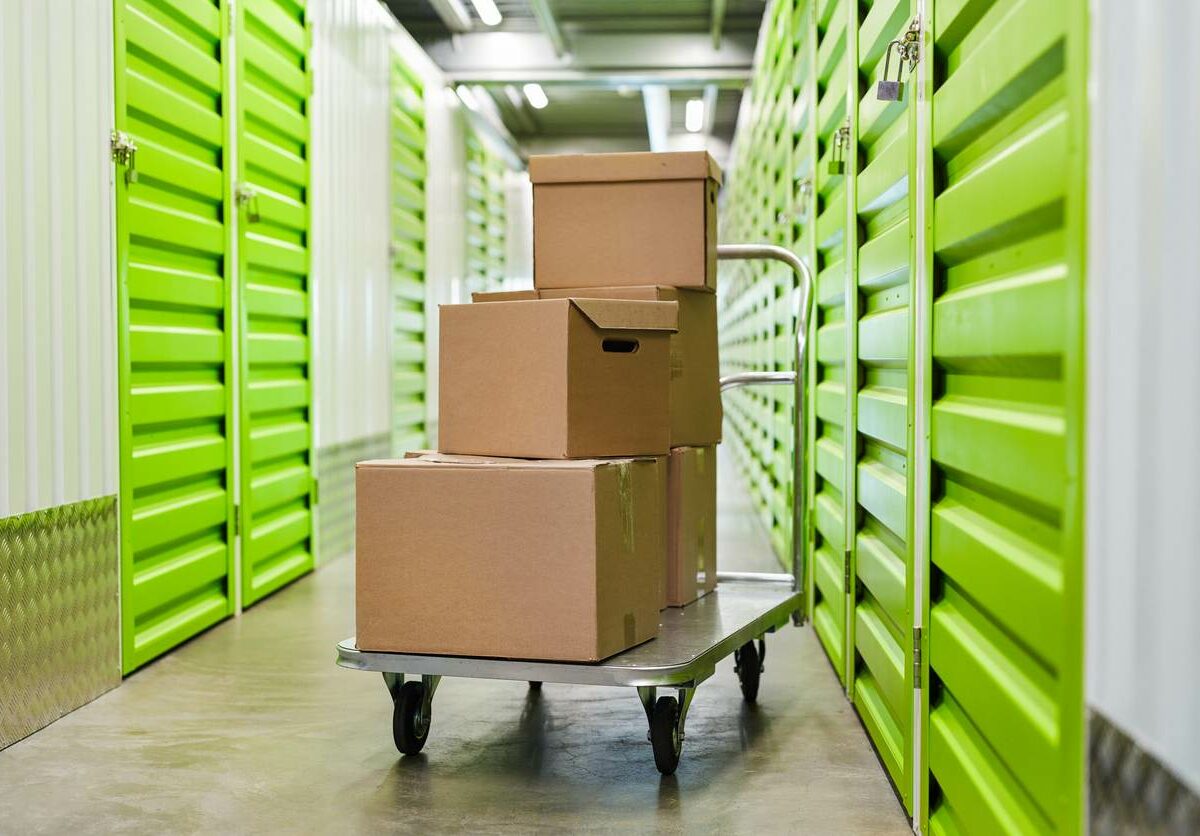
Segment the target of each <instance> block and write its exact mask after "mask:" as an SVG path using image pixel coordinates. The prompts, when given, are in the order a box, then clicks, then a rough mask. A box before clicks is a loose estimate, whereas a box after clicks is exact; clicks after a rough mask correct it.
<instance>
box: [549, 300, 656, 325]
mask: <svg viewBox="0 0 1200 836" xmlns="http://www.w3.org/2000/svg"><path fill="white" fill-rule="evenodd" d="M570 302H571V304H572V305H574V306H575V307H576V308H577V309H578V310H579V312H580V313H582V314H583V315H584V316H586V317H587V318H588V319H589V320H591V322H592V324H593V325H595V326H596V327H597V328H600V329H602V330H605V331H678V330H679V303H678V302H651V301H648V300H642V299H584V298H576V297H571V298H570Z"/></svg>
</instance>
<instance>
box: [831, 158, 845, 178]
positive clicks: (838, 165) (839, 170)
mask: <svg viewBox="0 0 1200 836" xmlns="http://www.w3.org/2000/svg"><path fill="white" fill-rule="evenodd" d="M829 173H830V174H834V175H837V174H845V173H846V163H845V162H843V161H842V160H830V161H829Z"/></svg>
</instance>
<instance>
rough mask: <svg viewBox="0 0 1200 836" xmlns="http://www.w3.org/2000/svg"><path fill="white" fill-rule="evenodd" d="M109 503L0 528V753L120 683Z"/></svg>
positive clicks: (25, 517) (113, 523)
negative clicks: (6, 747) (0, 750)
mask: <svg viewBox="0 0 1200 836" xmlns="http://www.w3.org/2000/svg"><path fill="white" fill-rule="evenodd" d="M118 565H119V553H118V547H117V498H116V497H115V496H104V497H99V498H97V499H87V500H84V501H83V502H76V503H73V504H71V505H60V506H58V507H56V508H49V509H47V510H44V511H34V512H32V513H29V514H21V515H20V516H16V517H6V518H4V519H0V637H2V639H0V749H2V748H4V747H5V746H8V745H10V744H12V743H15V742H16V741H18V740H20V739H21V738H23V737H25V736H27V735H30V734H32V733H33V732H35V731H37V730H38V729H40V728H42V727H43V726H46V725H48V724H49V723H52V722H54V721H55V720H57V719H58V718H59V717H62V716H63V715H64V714H66V713H68V712H69V711H72V710H74V709H76V708H78V707H79V706H81V705H84V704H86V703H88V702H91V701H92V700H94V699H95V698H96V697H98V696H100V695H101V694H103V693H104V692H105V691H108V690H109V689H111V688H114V687H116V686H117V685H118V684H119V683H120V682H121V659H120V652H121V620H120V615H119V613H118V610H117V599H118V594H119V589H120V580H119V576H118Z"/></svg>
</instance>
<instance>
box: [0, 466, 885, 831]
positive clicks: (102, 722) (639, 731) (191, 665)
mask: <svg viewBox="0 0 1200 836" xmlns="http://www.w3.org/2000/svg"><path fill="white" fill-rule="evenodd" d="M721 466H722V468H723V469H722V476H723V490H722V503H723V504H722V514H721V518H720V521H719V524H720V527H721V532H720V541H721V548H722V552H721V555H722V560H723V561H724V565H725V567H726V568H737V569H765V570H769V571H778V565H777V564H776V563H775V562H774V560H773V559H772V558H770V557H769V556H766V557H764V556H765V555H767V551H766V549H767V547H766V541H765V537H764V535H763V533H762V531H761V529H759V527H758V525H757V522H756V521H755V520H754V519H753V517H752V516H751V515H750V513H749V511H748V509H747V507H746V505H745V500H744V498H743V496H744V495H742V494H740V493H739V492H738V491H737V490H736V481H735V479H733V478H731V477H733V474H732V473H731V470H732V467H731V466H730V465H729V462H728V460H723V461H722V465H721ZM725 486H728V487H725ZM735 556H736V557H737V558H739V559H735ZM750 556H755V557H754V559H750ZM353 578H354V567H353V562H352V561H351V560H340V561H336V562H334V563H332V564H330V565H328V566H326V567H324V568H323V569H321V570H320V571H318V572H317V573H316V574H315V575H313V576H312V577H309V578H307V579H305V580H302V581H300V582H298V583H296V584H295V585H293V586H292V587H291V588H289V589H287V590H284V591H283V592H281V593H280V594H278V595H276V596H274V597H273V598H272V599H270V600H268V601H266V602H264V603H262V604H260V605H259V606H257V607H255V608H254V609H253V610H251V611H250V612H248V613H247V614H246V615H244V616H243V617H242V618H241V619H238V620H235V621H231V622H228V623H226V624H224V625H221V626H220V627H218V628H216V629H214V630H212V631H210V632H208V633H207V634H205V635H204V636H202V637H200V638H199V639H197V640H195V641H193V642H191V643H190V644H188V645H187V646H185V647H183V648H180V649H179V650H178V651H176V652H175V653H172V654H171V655H169V656H167V657H165V658H164V659H162V660H160V661H158V662H156V663H155V664H153V665H151V666H149V667H148V668H146V669H144V670H143V671H141V672H139V673H137V674H136V675H134V676H132V677H131V678H129V679H128V680H127V681H126V682H125V683H124V684H123V685H122V686H121V687H120V688H118V689H117V690H115V691H113V692H111V693H109V694H107V695H105V696H104V697H102V698H100V699H99V700H97V701H96V702H94V703H92V704H91V705H88V706H86V707H84V708H82V709H80V710H79V711H76V712H75V713H74V714H71V715H69V716H68V717H66V718H64V719H63V720H60V721H59V722H57V723H55V724H54V725H52V726H50V727H49V728H48V729H45V730H44V731H41V732H39V733H37V734H35V735H33V736H32V737H30V738H28V739H26V740H25V741H23V742H21V743H18V744H16V745H14V746H12V747H10V748H9V749H7V750H5V751H3V752H0V821H2V822H3V827H0V829H3V830H6V831H9V832H22V833H29V832H62V831H66V830H72V829H77V830H83V831H86V832H93V831H113V830H133V831H137V832H153V831H172V832H179V831H184V832H195V831H206V832H231V831H232V832H244V831H254V832H263V831H272V832H279V831H290V832H294V831H299V832H308V833H315V832H328V831H335V830H336V831H368V830H370V831H408V830H420V831H422V832H429V831H433V832H463V831H467V832H492V831H516V832H530V831H541V830H546V831H550V830H553V831H562V830H569V831H574V830H580V829H588V830H603V831H608V830H612V831H618V830H619V831H630V830H632V831H645V830H651V829H653V830H659V831H667V832H674V831H681V830H684V829H687V830H692V831H700V832H710V831H722V832H746V833H750V832H755V833H764V832H766V833H776V832H812V833H855V834H858V833H897V834H902V833H907V832H908V825H907V822H906V821H905V819H904V816H903V813H902V811H901V809H900V806H899V804H898V802H897V801H896V799H895V796H894V795H893V793H892V790H891V788H890V787H889V785H888V782H887V779H886V778H885V776H884V773H883V770H882V769H881V767H880V766H879V764H878V762H877V761H876V759H875V755H874V754H873V752H872V751H871V748H870V746H869V744H868V743H867V739H866V736H865V734H864V733H863V731H862V729H861V727H860V726H859V723H858V721H857V720H856V719H855V718H854V716H853V712H852V710H851V708H850V706H849V704H848V703H847V702H846V700H845V698H844V697H843V696H842V694H841V692H840V689H839V686H838V684H837V680H836V678H835V676H834V674H833V671H832V670H831V669H830V667H829V665H828V663H827V662H826V661H825V658H824V656H823V655H822V653H821V651H820V648H819V647H818V645H817V642H816V641H815V639H814V637H813V634H812V632H811V629H810V628H807V627H806V628H804V629H800V630H797V629H793V628H788V629H786V630H784V631H782V632H781V633H778V634H776V635H774V636H769V637H768V639H767V644H768V657H767V664H766V672H765V673H764V675H763V683H762V689H761V691H760V696H759V703H758V705H756V706H749V705H746V704H744V703H743V702H742V701H741V695H740V693H739V691H738V686H737V680H736V678H735V677H734V675H733V671H732V666H733V663H732V660H730V661H727V662H725V663H724V664H722V665H721V666H720V669H719V671H718V673H717V675H716V676H714V677H713V678H712V679H711V680H709V681H708V682H706V683H704V684H703V685H702V686H701V687H700V688H699V690H698V691H697V695H696V698H695V701H694V702H693V704H692V708H691V711H690V712H689V714H688V727H687V742H686V744H685V746H684V750H683V759H682V762H681V764H680V767H679V771H678V773H677V774H676V775H675V776H673V777H671V778H665V779H663V778H660V776H659V774H658V773H657V772H656V771H655V769H654V761H653V757H652V754H651V751H650V745H649V743H648V742H647V741H646V732H645V718H644V715H643V714H642V709H641V706H640V704H639V703H638V700H637V696H636V695H635V694H634V693H633V691H632V690H630V691H625V690H619V689H607V688H583V687H576V686H555V685H553V684H547V685H546V686H545V687H544V689H543V690H542V691H541V692H540V694H539V693H536V692H530V691H529V690H528V689H527V687H526V685H525V683H521V682H484V681H475V680H444V681H443V682H442V685H441V687H440V688H439V689H438V693H437V698H436V700H435V702H434V719H433V727H432V730H431V732H430V738H429V743H428V744H427V745H426V748H425V751H424V752H423V753H422V754H421V755H418V756H415V757H409V758H400V757H399V756H398V755H397V754H396V751H395V749H394V748H393V746H392V741H391V729H390V722H391V706H390V700H389V698H388V695H387V691H386V690H385V689H384V685H383V682H382V680H381V678H380V677H379V676H378V675H375V674H367V673H360V672H357V671H349V670H343V669H341V668H337V667H336V666H335V665H334V664H333V657H334V652H333V647H334V645H335V643H336V642H337V641H338V640H339V639H342V638H344V637H346V636H348V635H350V634H351V633H352V632H353V624H354V611H353V588H354V587H353Z"/></svg>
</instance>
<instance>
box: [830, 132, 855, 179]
mask: <svg viewBox="0 0 1200 836" xmlns="http://www.w3.org/2000/svg"><path fill="white" fill-rule="evenodd" d="M849 139H850V128H849V127H848V126H846V125H842V126H841V127H840V128H838V129H837V130H836V131H834V134H833V151H832V152H831V153H830V155H829V173H830V174H831V175H834V176H837V175H841V174H845V173H846V152H845V149H844V148H843V143H847V141H848V140H849Z"/></svg>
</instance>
